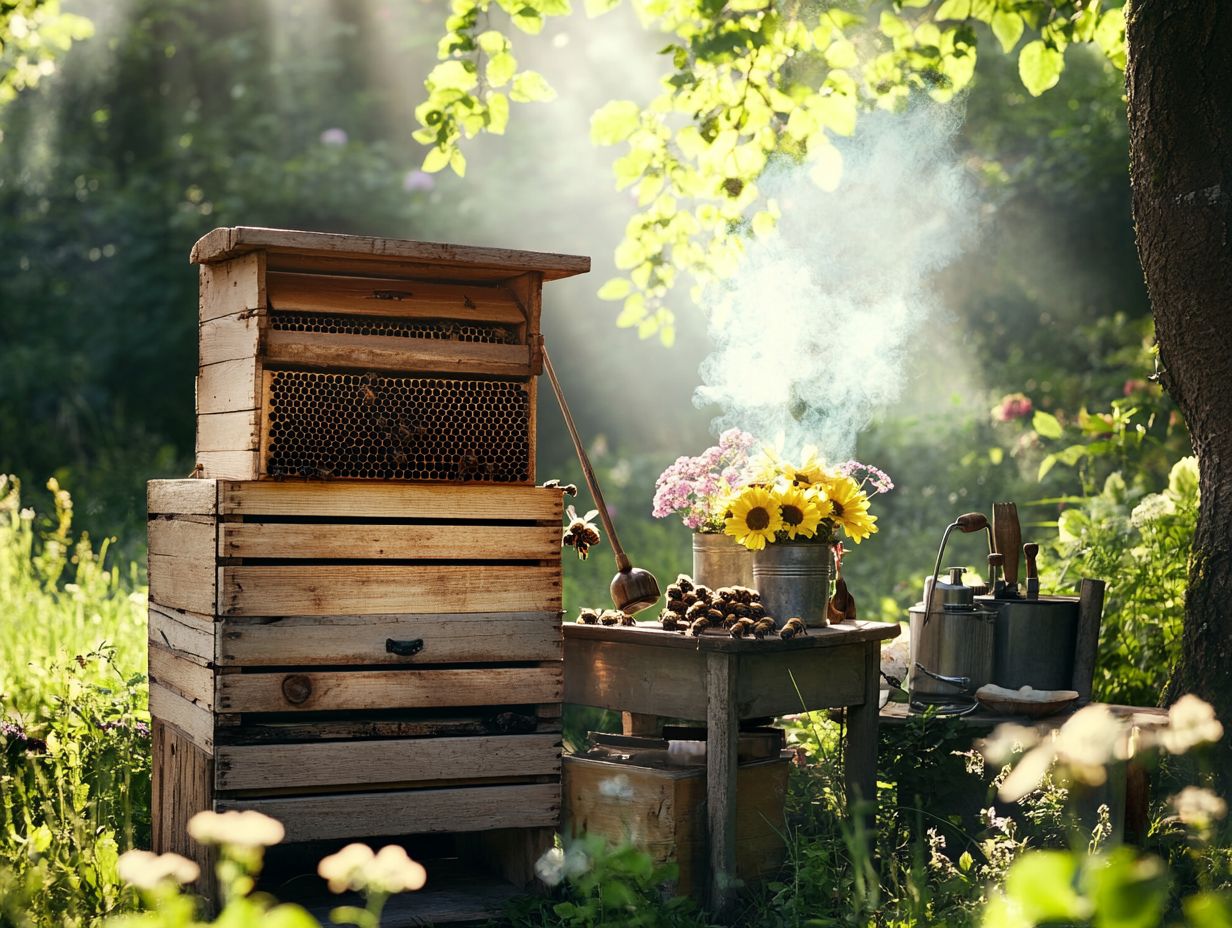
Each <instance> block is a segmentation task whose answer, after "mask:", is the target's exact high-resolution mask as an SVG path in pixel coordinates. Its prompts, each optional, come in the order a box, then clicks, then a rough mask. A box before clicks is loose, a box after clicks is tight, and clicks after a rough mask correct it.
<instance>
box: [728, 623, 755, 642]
mask: <svg viewBox="0 0 1232 928" xmlns="http://www.w3.org/2000/svg"><path fill="white" fill-rule="evenodd" d="M752 630H753V620H752V619H740V620H738V621H737V622H736V623H735V624H733V625H732V627H731V630H730V634H731V636H732V637H733V638H744V637H745V636H746V635H748V634H749V632H751V631H752Z"/></svg>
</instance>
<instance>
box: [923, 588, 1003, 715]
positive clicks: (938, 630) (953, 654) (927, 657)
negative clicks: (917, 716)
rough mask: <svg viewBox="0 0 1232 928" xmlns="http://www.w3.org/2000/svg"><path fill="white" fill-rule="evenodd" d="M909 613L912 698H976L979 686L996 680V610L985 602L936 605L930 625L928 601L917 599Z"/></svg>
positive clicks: (946, 701) (953, 700)
mask: <svg viewBox="0 0 1232 928" xmlns="http://www.w3.org/2000/svg"><path fill="white" fill-rule="evenodd" d="M908 614H909V615H910V616H911V668H910V674H911V684H910V690H911V699H912V701H913V702H934V703H949V702H962V701H964V700H966V701H971V700H973V699H974V694H975V691H976V690H977V689H979V688H980V687H981V686H983V685H984V684H985V683H990V682H992V675H993V674H992V670H993V636H994V633H995V629H994V623H995V621H996V613H995V612H993V611H992V610H989V609H984V608H980V607H975V608H970V609H968V610H967V611H961V610H954V611H951V610H946V609H941V608H939V607H937V606H934V607H933V610H932V613H931V614H930V615H929V617H928V625H927V626H926V625H925V624H924V604H923V603H917V604H916V605H915V606H913V607H912V608H911V609H910V610H908ZM938 677H946V678H948V679H947V680H940V679H938ZM960 681H961V682H960Z"/></svg>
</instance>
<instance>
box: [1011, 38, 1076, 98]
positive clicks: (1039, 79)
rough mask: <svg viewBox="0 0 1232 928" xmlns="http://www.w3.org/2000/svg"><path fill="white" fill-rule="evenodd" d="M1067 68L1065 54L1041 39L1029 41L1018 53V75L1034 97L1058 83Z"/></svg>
mask: <svg viewBox="0 0 1232 928" xmlns="http://www.w3.org/2000/svg"><path fill="white" fill-rule="evenodd" d="M1064 70H1065V56H1064V55H1063V54H1062V53H1061V52H1059V51H1057V50H1056V49H1055V48H1050V47H1049V46H1047V45H1045V44H1044V43H1043V42H1042V41H1040V40H1039V39H1036V40H1035V41H1034V42H1028V43H1027V44H1026V45H1024V46H1023V48H1022V51H1021V52H1019V54H1018V76H1019V77H1020V78H1022V85H1023V86H1024V87H1026V88H1027V92H1028V93H1029V94H1031V96H1033V97H1038V96H1039V95H1040V94H1042V93H1043V92H1044V91H1045V90H1049V89H1051V88H1053V87H1055V86H1056V85H1057V81H1059V80H1060V79H1061V72H1062V71H1064Z"/></svg>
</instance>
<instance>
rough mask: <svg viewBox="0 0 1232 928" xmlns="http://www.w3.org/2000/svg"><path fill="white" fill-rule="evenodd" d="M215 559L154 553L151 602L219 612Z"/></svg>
mask: <svg viewBox="0 0 1232 928" xmlns="http://www.w3.org/2000/svg"><path fill="white" fill-rule="evenodd" d="M215 563H216V562H215V559H214V558H213V557H211V558H210V559H209V560H208V561H206V560H202V559H200V558H184V557H175V556H173V555H167V554H153V553H152V554H150V556H149V575H150V601H151V602H154V603H158V604H159V605H161V606H169V607H171V608H172V609H183V610H184V611H185V612H196V613H198V614H200V615H213V614H214V613H215V608H216V602H217V596H216V587H215V583H216V582H217V570H216V569H215V566H214V565H215Z"/></svg>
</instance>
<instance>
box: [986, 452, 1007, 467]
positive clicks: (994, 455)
mask: <svg viewBox="0 0 1232 928" xmlns="http://www.w3.org/2000/svg"><path fill="white" fill-rule="evenodd" d="M988 460H989V461H990V462H991V463H992V464H993V466H996V465H997V464H1000V463H1001V462H1002V461H1004V460H1005V451H1004V450H1003V449H1001V448H989V449H988Z"/></svg>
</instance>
